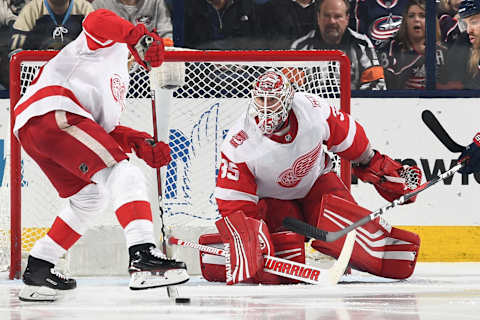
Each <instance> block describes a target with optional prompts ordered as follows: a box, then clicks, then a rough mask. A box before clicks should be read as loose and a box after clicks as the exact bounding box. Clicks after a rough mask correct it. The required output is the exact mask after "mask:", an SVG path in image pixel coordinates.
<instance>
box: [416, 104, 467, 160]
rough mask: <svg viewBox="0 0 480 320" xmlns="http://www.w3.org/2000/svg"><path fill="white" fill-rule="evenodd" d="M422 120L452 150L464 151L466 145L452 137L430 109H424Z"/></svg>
mask: <svg viewBox="0 0 480 320" xmlns="http://www.w3.org/2000/svg"><path fill="white" fill-rule="evenodd" d="M422 120H423V122H424V123H425V125H426V126H427V127H428V128H429V129H430V130H431V131H432V133H433V134H434V135H435V136H436V137H437V139H438V140H440V142H441V143H442V144H443V145H444V146H445V147H446V148H447V149H448V150H450V151H451V152H462V151H463V150H465V147H464V146H462V145H459V144H458V143H456V142H455V141H453V139H452V138H451V137H450V135H449V134H448V133H447V131H446V130H445V128H443V126H442V125H441V124H440V122H439V121H438V119H437V118H436V117H435V115H434V114H433V113H432V112H431V111H430V110H423V112H422Z"/></svg>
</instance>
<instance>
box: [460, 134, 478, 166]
mask: <svg viewBox="0 0 480 320" xmlns="http://www.w3.org/2000/svg"><path fill="white" fill-rule="evenodd" d="M458 161H465V165H464V166H463V168H461V169H460V170H458V172H460V173H466V174H470V173H474V172H479V171H480V132H479V133H477V134H476V135H475V136H474V137H473V142H472V143H471V144H469V145H468V146H467V147H466V148H465V150H463V152H462V154H461V155H460V157H459V158H458Z"/></svg>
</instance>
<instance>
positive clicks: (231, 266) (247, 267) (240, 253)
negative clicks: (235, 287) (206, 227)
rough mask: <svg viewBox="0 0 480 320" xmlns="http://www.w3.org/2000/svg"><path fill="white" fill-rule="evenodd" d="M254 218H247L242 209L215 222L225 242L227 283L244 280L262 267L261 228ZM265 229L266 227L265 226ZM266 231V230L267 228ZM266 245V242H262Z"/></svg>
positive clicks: (263, 238)
mask: <svg viewBox="0 0 480 320" xmlns="http://www.w3.org/2000/svg"><path fill="white" fill-rule="evenodd" d="M252 221H257V222H259V221H258V220H256V219H252V218H247V217H246V216H245V213H243V211H240V210H239V211H236V212H234V213H232V214H230V215H228V216H226V217H223V218H222V219H220V220H218V221H217V222H216V223H215V224H216V226H217V229H218V231H219V233H220V236H221V237H222V241H223V242H224V243H225V251H226V253H227V257H226V276H227V284H228V285H232V284H235V283H239V282H243V281H246V280H248V279H250V278H252V277H254V276H255V275H256V274H257V272H258V271H260V270H261V269H262V265H263V255H262V249H261V247H260V241H259V240H260V239H261V240H262V241H265V240H266V239H267V238H266V237H263V236H262V237H260V236H261V232H259V230H260V229H261V228H260V226H259V225H258V227H257V226H256V225H255V222H252ZM265 229H266V228H265ZM267 231H268V230H267ZM263 244H264V245H267V246H268V244H267V243H263Z"/></svg>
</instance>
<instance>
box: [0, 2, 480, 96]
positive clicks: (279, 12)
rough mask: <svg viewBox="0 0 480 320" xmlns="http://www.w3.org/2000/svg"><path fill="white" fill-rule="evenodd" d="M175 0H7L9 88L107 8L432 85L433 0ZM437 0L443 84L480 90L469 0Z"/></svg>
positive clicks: (378, 84)
mask: <svg viewBox="0 0 480 320" xmlns="http://www.w3.org/2000/svg"><path fill="white" fill-rule="evenodd" d="M173 1H175V0H93V1H88V0H0V33H1V43H0V74H1V76H0V89H2V87H3V88H8V59H9V55H10V56H11V55H12V54H14V53H15V52H17V51H18V50H24V49H60V48H62V47H63V46H65V45H66V44H68V43H69V42H70V41H71V40H72V39H74V38H75V37H77V36H78V34H79V33H80V32H81V22H82V20H83V18H84V17H85V16H86V15H87V14H88V13H89V12H91V11H93V10H95V9H98V8H106V9H109V10H112V11H114V12H115V13H117V14H118V15H120V16H121V17H123V18H125V19H127V20H129V21H131V22H132V23H134V24H138V23H143V24H145V25H146V26H147V28H148V29H150V30H153V29H155V30H156V31H157V33H158V34H159V35H160V36H161V37H164V38H171V39H172V38H173V34H174V32H175V30H174V26H176V25H178V24H173V23H172V19H177V21H181V22H183V24H182V25H183V30H182V31H183V33H182V37H181V38H182V42H183V43H182V44H181V46H183V47H187V48H194V49H218V50H223V49H233V50H235V49H259V50H269V49H270V50H272V49H295V50H308V49H339V50H342V51H344V52H345V53H346V54H347V55H348V57H349V58H350V61H351V66H352V77H351V78H352V89H353V90H385V89H387V90H388V89H424V88H425V83H426V70H425V50H426V45H425V42H426V41H425V39H426V36H425V35H426V32H425V25H426V23H425V21H426V19H425V16H426V13H425V10H426V2H425V0H183V8H184V10H183V12H182V13H181V16H180V17H179V16H178V10H174V3H173ZM437 2H438V3H437V14H436V39H437V42H436V49H435V66H436V68H435V70H436V76H435V79H436V87H437V89H478V88H480V82H477V81H472V79H474V78H475V77H473V76H469V74H470V73H471V72H470V73H469V71H468V70H469V69H468V68H469V66H468V65H467V62H466V61H467V60H468V57H469V55H470V46H471V45H470V41H469V38H468V35H467V34H466V32H465V30H464V29H465V28H462V24H461V21H460V19H459V18H458V13H457V11H458V9H459V5H460V2H461V0H439V1H438V0H437ZM175 45H176V46H178V44H177V43H176V44H175ZM477 70H478V68H477Z"/></svg>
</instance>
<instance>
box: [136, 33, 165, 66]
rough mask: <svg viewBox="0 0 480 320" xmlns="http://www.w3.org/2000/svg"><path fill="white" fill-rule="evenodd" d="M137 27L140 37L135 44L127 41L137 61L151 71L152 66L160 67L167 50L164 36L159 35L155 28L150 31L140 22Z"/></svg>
mask: <svg viewBox="0 0 480 320" xmlns="http://www.w3.org/2000/svg"><path fill="white" fill-rule="evenodd" d="M135 29H136V30H135V31H136V32H135V33H136V34H138V33H139V34H141V36H140V38H138V39H137V40H136V41H135V42H134V43H133V44H132V43H127V44H128V49H129V50H130V53H131V54H132V55H133V57H134V58H135V61H137V63H138V64H139V65H141V66H142V67H144V68H145V69H146V70H149V71H150V70H151V69H152V68H156V67H160V65H161V64H162V63H163V60H164V52H165V48H164V45H163V40H162V38H160V37H159V36H158V35H157V33H156V32H155V30H154V31H153V32H149V31H148V30H147V28H146V27H145V26H144V25H143V24H138V25H137V26H135Z"/></svg>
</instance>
